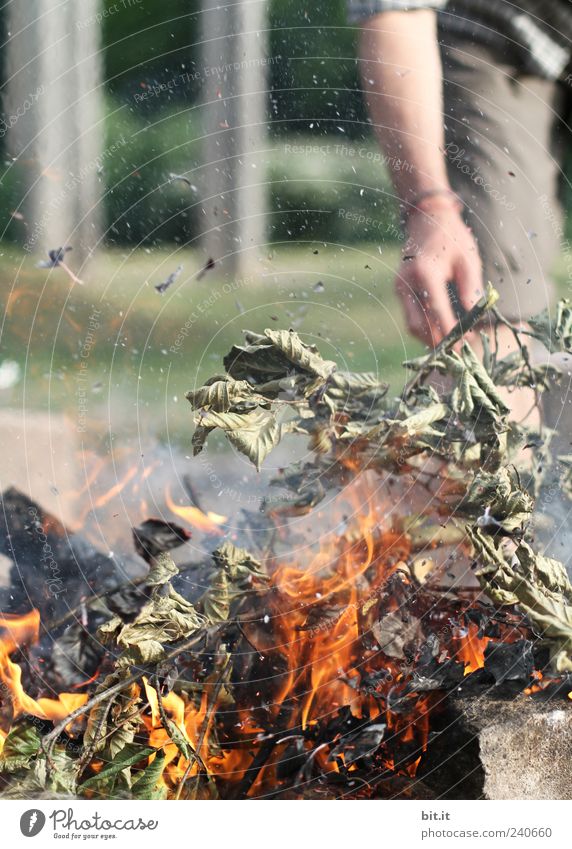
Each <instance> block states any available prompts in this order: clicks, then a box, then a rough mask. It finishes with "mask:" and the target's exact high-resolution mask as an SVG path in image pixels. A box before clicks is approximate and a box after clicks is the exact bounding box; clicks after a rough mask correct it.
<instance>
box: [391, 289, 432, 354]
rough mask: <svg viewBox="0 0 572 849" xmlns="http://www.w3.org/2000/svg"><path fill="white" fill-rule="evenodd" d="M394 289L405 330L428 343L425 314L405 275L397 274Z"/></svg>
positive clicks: (427, 325) (429, 338) (428, 333)
mask: <svg viewBox="0 0 572 849" xmlns="http://www.w3.org/2000/svg"><path fill="white" fill-rule="evenodd" d="M395 289H396V292H397V295H398V297H399V300H400V301H401V306H402V307H403V313H404V317H405V325H406V327H407V330H408V331H409V333H410V334H411V335H412V336H414V337H415V338H416V339H419V341H420V342H423V343H424V344H425V345H430V344H431V338H432V337H431V328H430V325H429V322H428V321H427V315H426V312H425V310H424V309H423V306H422V305H421V303H420V301H419V298H418V297H417V295H416V293H415V291H414V289H413V287H412V285H411V284H410V282H409V281H408V279H407V276H402V275H398V276H397V278H396V281H395Z"/></svg>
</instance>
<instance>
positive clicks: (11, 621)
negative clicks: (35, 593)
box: [0, 610, 87, 722]
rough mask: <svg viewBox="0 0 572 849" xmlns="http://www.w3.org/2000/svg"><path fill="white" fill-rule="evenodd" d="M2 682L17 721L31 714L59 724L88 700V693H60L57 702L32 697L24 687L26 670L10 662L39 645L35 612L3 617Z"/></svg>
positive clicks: (1, 620)
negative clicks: (11, 657) (14, 653)
mask: <svg viewBox="0 0 572 849" xmlns="http://www.w3.org/2000/svg"><path fill="white" fill-rule="evenodd" d="M0 628H1V629H2V631H3V634H2V638H1V639H0V679H1V681H2V684H3V686H4V690H5V692H8V693H9V697H10V702H11V706H12V712H13V718H14V719H15V718H16V717H18V716H20V715H21V714H24V713H27V714H30V715H31V716H37V717H40V718H41V719H51V720H53V721H55V722H59V721H60V720H62V719H64V718H65V717H66V716H68V714H70V713H71V712H72V711H73V710H75V709H76V708H77V707H80V706H81V705H83V704H85V702H86V701H87V695H86V694H85V693H60V694H59V695H58V698H57V699H48V698H40V699H38V700H36V699H33V698H32V697H31V696H29V695H28V694H27V693H26V691H25V690H24V688H23V686H22V669H21V667H20V666H19V665H18V664H17V663H14V662H13V661H12V660H11V659H10V655H11V654H12V653H13V652H15V651H16V650H17V649H21V648H24V647H26V646H32V645H34V644H35V643H37V642H38V637H39V631H40V614H39V613H38V611H37V610H32V611H30V612H29V613H26V614H25V615H24V616H10V615H8V614H4V615H2V616H0Z"/></svg>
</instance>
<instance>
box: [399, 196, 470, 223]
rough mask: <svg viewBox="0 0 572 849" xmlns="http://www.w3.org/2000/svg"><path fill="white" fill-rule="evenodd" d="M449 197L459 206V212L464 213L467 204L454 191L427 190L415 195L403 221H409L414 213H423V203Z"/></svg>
mask: <svg viewBox="0 0 572 849" xmlns="http://www.w3.org/2000/svg"><path fill="white" fill-rule="evenodd" d="M440 196H441V197H448V198H450V199H451V200H453V201H454V202H455V203H456V204H457V209H458V211H459V212H462V211H463V209H464V208H465V204H464V203H463V201H462V199H461V198H460V197H459V195H458V194H457V193H456V192H454V191H453V190H452V189H427V191H425V192H420V193H419V194H418V195H415V196H414V198H413V200H412V201H411V202H410V203H408V204H407V208H406V209H405V211H404V215H403V220H404V222H406V221H407V219H408V218H409V216H410V215H411V213H412V212H423V208H422V206H421V204H422V203H423V201H425V200H428V199H429V198H433V197H440Z"/></svg>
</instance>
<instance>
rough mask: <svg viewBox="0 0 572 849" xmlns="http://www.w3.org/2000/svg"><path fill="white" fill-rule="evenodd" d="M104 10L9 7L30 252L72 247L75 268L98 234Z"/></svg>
mask: <svg viewBox="0 0 572 849" xmlns="http://www.w3.org/2000/svg"><path fill="white" fill-rule="evenodd" d="M99 12H100V0H73V2H67V3H65V4H63V3H62V2H61V0H26V2H25V3H23V2H12V3H9V4H7V6H6V15H7V29H8V43H7V46H6V71H7V74H6V84H5V89H4V98H3V104H2V106H3V111H4V116H5V121H6V122H7V129H6V144H7V150H8V153H9V155H11V156H12V157H14V158H15V161H14V165H13V167H14V168H15V171H16V173H17V174H18V177H19V185H20V187H21V198H22V203H21V206H22V213H23V215H24V218H25V221H26V223H27V231H26V232H27V236H26V238H25V247H26V249H27V250H29V251H33V252H45V251H46V250H47V249H48V248H54V247H58V246H59V245H63V244H70V245H72V246H73V248H74V259H75V261H76V262H77V261H78V260H82V259H84V258H85V257H86V256H87V255H88V254H89V253H90V251H91V250H93V248H94V247H95V246H96V244H97V242H98V239H99V236H100V233H101V229H100V219H101V208H100V198H101V188H102V183H101V179H100V176H101V175H100V173H98V172H99V171H100V162H101V160H100V157H101V154H102V151H103V121H102V119H103V106H102V89H101V82H102V73H101V51H100V16H99ZM20 116H21V117H20ZM14 118H16V120H14Z"/></svg>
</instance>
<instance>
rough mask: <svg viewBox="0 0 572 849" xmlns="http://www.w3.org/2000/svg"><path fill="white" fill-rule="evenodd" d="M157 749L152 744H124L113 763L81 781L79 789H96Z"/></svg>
mask: <svg viewBox="0 0 572 849" xmlns="http://www.w3.org/2000/svg"><path fill="white" fill-rule="evenodd" d="M157 751H158V750H157V749H154V748H153V747H152V746H140V745H138V744H132V745H130V746H126V747H125V748H124V749H123V751H121V752H120V753H119V755H118V756H117V758H116V759H115V760H114V762H113V763H110V764H108V765H107V766H105V767H103V769H102V770H101V772H98V773H97V775H93V776H92V777H91V778H88V779H86V780H85V781H83V782H82V783H81V784H80V786H79V790H80V791H82V790H91V789H98V788H99V786H100V785H105V784H107V783H108V782H109V781H110V780H111V779H114V778H116V777H117V776H118V775H119V773H120V772H123V770H124V769H128V768H129V767H132V766H134V765H135V764H137V763H140V761H143V760H145V759H146V758H148V757H149V755H152V754H154V753H155V752H157Z"/></svg>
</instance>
